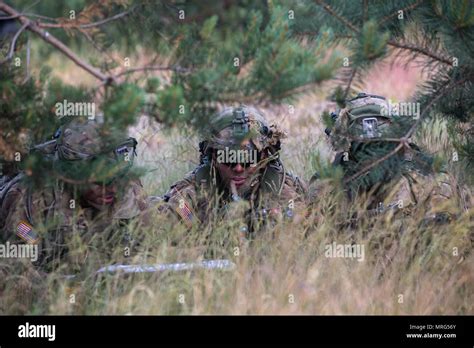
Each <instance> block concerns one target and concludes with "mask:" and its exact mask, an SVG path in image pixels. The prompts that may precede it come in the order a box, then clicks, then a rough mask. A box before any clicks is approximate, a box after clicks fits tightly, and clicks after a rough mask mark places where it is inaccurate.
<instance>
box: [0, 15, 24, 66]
mask: <svg viewBox="0 0 474 348" xmlns="http://www.w3.org/2000/svg"><path fill="white" fill-rule="evenodd" d="M27 26H28V24H23V25H22V27H21V28H20V29H18V31H17V32H16V33H15V35H14V36H13V39H12V42H11V44H10V49H9V51H8V54H7V56H6V58H5V59H4V60H2V61H0V65H2V64H5V63H6V62H8V61H9V60H10V59H12V58H13V52H15V46H16V41H17V40H18V38H19V37H20V34H21V33H22V32H23V31H24V30H25V29H26V27H27Z"/></svg>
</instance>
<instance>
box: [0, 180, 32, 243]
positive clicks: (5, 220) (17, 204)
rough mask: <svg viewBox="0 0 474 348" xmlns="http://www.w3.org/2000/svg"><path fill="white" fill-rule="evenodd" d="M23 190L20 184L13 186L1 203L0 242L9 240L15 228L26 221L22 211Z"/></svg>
mask: <svg viewBox="0 0 474 348" xmlns="http://www.w3.org/2000/svg"><path fill="white" fill-rule="evenodd" d="M24 191H25V190H24V189H22V188H21V185H20V184H15V185H13V186H12V187H11V188H10V189H9V190H8V192H7V193H6V195H5V197H4V198H3V201H2V206H1V209H0V227H1V231H2V236H1V237H2V240H3V241H6V240H10V239H11V238H12V237H13V235H14V234H15V232H16V226H17V225H18V223H19V222H20V221H23V220H24V221H26V222H28V223H31V222H30V221H28V219H27V217H26V212H25V209H24V204H23V202H24V195H25V192H24Z"/></svg>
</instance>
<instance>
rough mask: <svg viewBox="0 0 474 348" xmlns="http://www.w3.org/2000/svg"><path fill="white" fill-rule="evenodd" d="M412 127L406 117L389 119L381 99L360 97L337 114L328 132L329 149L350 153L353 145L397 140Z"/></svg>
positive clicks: (362, 94) (411, 122)
mask: <svg viewBox="0 0 474 348" xmlns="http://www.w3.org/2000/svg"><path fill="white" fill-rule="evenodd" d="M412 124H413V120H412V119H410V118H409V117H397V116H394V115H392V114H391V113H390V106H389V103H388V102H387V100H386V99H385V98H384V97H381V96H377V95H371V94H366V93H359V94H358V95H357V97H355V98H354V99H351V100H349V101H348V102H347V104H346V107H345V108H344V109H342V110H341V111H340V112H339V115H338V117H337V119H336V122H335V125H334V127H333V129H332V131H331V145H332V147H333V148H334V150H335V151H349V148H350V146H351V142H354V141H364V140H367V139H371V140H372V139H377V138H381V139H382V138H384V137H387V138H400V137H402V136H403V135H404V134H405V133H406V132H407V131H408V129H409V127H410V126H411V125H412Z"/></svg>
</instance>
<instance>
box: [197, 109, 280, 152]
mask: <svg viewBox="0 0 474 348" xmlns="http://www.w3.org/2000/svg"><path fill="white" fill-rule="evenodd" d="M284 137H285V134H284V133H283V132H282V131H281V130H279V129H278V127H277V126H276V125H274V124H272V125H269V124H268V122H267V120H266V119H265V117H264V116H263V114H262V113H261V112H260V111H258V110H257V109H255V108H253V107H249V106H245V105H243V106H239V107H236V108H225V109H224V110H222V111H221V112H219V113H217V114H216V115H215V116H214V117H213V118H212V119H211V120H210V124H209V131H208V133H207V135H206V138H205V141H204V142H203V147H204V149H203V150H204V152H206V151H207V150H209V149H214V150H221V149H224V148H226V147H228V148H233V149H237V148H240V147H241V144H242V142H243V141H245V140H249V141H250V143H252V145H253V146H254V147H255V148H256V150H257V151H259V152H261V151H263V150H265V149H271V150H272V151H271V152H272V153H275V152H277V151H278V150H279V149H280V139H282V138H284Z"/></svg>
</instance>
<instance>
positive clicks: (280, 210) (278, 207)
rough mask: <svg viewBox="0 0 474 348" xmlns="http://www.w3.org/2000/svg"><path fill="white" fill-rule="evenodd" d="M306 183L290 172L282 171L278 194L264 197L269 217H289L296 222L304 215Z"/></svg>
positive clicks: (278, 218)
mask: <svg viewBox="0 0 474 348" xmlns="http://www.w3.org/2000/svg"><path fill="white" fill-rule="evenodd" d="M305 194H306V183H305V182H303V181H302V180H300V179H299V178H298V177H297V176H295V175H293V174H291V173H290V172H285V173H284V179H283V183H282V186H281V191H280V194H279V195H278V196H277V197H268V196H267V197H264V198H263V200H264V201H265V206H266V207H267V208H268V210H269V215H270V218H273V219H276V220H280V219H281V218H290V219H293V220H294V221H296V222H298V221H300V220H301V218H302V217H303V216H304V209H305V206H306V204H305Z"/></svg>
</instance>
